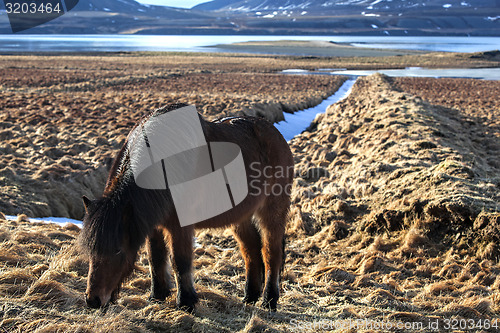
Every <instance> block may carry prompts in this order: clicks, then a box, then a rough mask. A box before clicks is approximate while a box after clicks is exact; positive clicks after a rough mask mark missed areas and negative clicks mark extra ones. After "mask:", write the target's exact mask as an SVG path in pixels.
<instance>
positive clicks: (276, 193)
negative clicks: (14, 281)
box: [79, 104, 293, 311]
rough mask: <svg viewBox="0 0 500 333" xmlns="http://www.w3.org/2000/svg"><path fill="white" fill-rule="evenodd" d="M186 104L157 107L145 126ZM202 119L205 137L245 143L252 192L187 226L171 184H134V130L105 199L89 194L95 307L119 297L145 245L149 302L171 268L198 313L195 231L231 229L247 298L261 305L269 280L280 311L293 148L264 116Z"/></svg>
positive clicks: (84, 243)
mask: <svg viewBox="0 0 500 333" xmlns="http://www.w3.org/2000/svg"><path fill="white" fill-rule="evenodd" d="M182 106H185V105H182V104H176V105H170V106H167V107H164V108H161V109H158V110H156V111H155V112H153V113H152V114H150V115H149V116H147V117H145V118H143V119H142V120H141V121H140V122H139V124H141V123H142V124H143V123H144V122H146V121H154V117H156V116H158V115H162V114H165V113H166V112H170V111H172V110H174V109H178V108H179V107H182ZM198 116H199V115H198ZM199 119H200V122H201V127H202V129H203V133H204V135H205V138H206V139H207V141H209V142H210V141H212V142H215V141H219V142H221V141H222V142H231V143H235V144H237V145H238V146H239V147H240V149H241V154H242V156H243V161H244V165H245V170H246V176H247V182H248V185H249V186H248V187H249V190H248V195H247V196H246V197H245V198H244V199H243V201H241V202H240V203H239V204H238V205H236V206H234V207H233V208H232V209H230V210H228V211H226V212H224V213H222V214H220V215H217V216H215V217H212V218H209V219H206V220H204V221H201V222H198V223H196V224H193V225H188V226H185V227H181V226H180V223H179V218H178V216H177V213H176V210H175V207H174V205H173V200H172V195H171V193H170V190H169V189H167V190H165V189H164V190H154V189H153V190H152V189H144V188H141V187H139V186H138V185H137V184H136V183H135V179H134V174H133V172H132V171H131V163H132V162H131V156H130V149H129V145H128V144H127V142H129V141H130V139H131V135H129V137H128V138H127V142H125V144H124V145H123V147H122V149H121V150H120V152H119V153H118V156H117V157H116V159H115V161H114V164H113V166H112V167H111V170H110V173H109V177H108V180H107V183H106V186H105V189H104V193H103V196H102V197H101V198H100V199H97V200H90V199H88V198H86V197H84V198H83V199H84V204H85V209H86V214H85V217H84V220H83V230H82V232H81V235H80V240H79V241H80V245H81V247H82V248H83V249H84V251H85V252H86V253H87V254H88V256H89V261H90V262H89V276H88V280H87V291H86V301H87V305H88V306H89V307H92V308H99V307H102V306H105V305H107V304H108V303H109V302H113V301H115V300H116V298H117V297H118V292H119V290H120V286H121V284H122V282H123V281H124V280H125V279H126V278H127V277H128V276H129V275H130V274H131V272H132V270H133V268H134V262H135V261H136V258H137V253H138V251H139V249H140V247H141V246H142V245H143V244H144V243H146V244H147V245H146V247H147V252H148V255H149V263H150V270H151V277H152V283H151V296H150V299H151V300H158V301H163V300H165V298H166V297H168V296H169V295H170V293H171V291H170V290H171V287H172V281H171V271H170V268H171V266H173V268H174V271H175V277H176V283H177V306H178V307H179V308H183V309H186V310H188V311H192V310H193V309H194V306H195V304H196V303H197V301H198V297H197V295H196V291H195V289H194V285H193V278H192V261H193V237H194V230H195V229H199V228H221V227H231V228H232V230H233V232H234V235H235V237H236V239H237V241H238V243H239V246H240V249H241V253H242V255H243V258H244V260H245V268H246V285H245V297H244V299H243V301H244V302H245V303H255V302H256V301H257V300H258V299H259V297H260V295H261V294H262V284H263V282H265V284H264V291H263V305H264V306H265V307H267V308H269V309H271V310H275V309H276V306H277V301H278V296H279V279H280V272H281V268H282V264H283V262H284V234H285V225H286V220H287V215H288V211H289V206H290V193H289V192H290V188H291V184H292V178H293V158H292V154H291V152H290V148H289V147H288V144H287V142H286V141H285V139H284V138H283V137H282V135H281V134H280V133H279V132H278V130H276V129H275V128H274V126H273V125H272V124H270V123H269V122H267V121H266V120H264V119H260V118H253V117H235V118H228V119H223V120H220V121H216V122H208V121H205V120H204V119H203V118H202V117H201V116H199ZM139 124H138V125H139ZM138 125H136V127H137V126H138ZM131 133H132V132H131ZM170 257H171V259H172V260H170ZM170 262H171V263H172V265H171V264H170Z"/></svg>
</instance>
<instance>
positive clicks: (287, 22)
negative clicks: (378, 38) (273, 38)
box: [193, 0, 500, 36]
mask: <svg viewBox="0 0 500 333" xmlns="http://www.w3.org/2000/svg"><path fill="white" fill-rule="evenodd" d="M193 9H196V10H199V11H203V12H207V13H214V14H217V15H219V16H221V17H226V18H228V19H230V20H231V21H232V22H235V23H236V24H238V25H239V27H241V29H243V27H248V28H250V27H251V28H253V29H257V28H258V29H268V30H271V31H274V33H279V32H280V31H281V32H283V33H284V32H286V31H288V32H289V33H291V31H302V32H303V33H310V34H313V33H325V34H327V33H329V34H361V35H366V34H369V35H371V34H373V35H380V34H385V35H403V36H404V35H436V34H442V35H489V36H500V0H214V1H210V2H207V3H203V4H200V5H198V6H195V7H194V8H193ZM238 19H239V20H238Z"/></svg>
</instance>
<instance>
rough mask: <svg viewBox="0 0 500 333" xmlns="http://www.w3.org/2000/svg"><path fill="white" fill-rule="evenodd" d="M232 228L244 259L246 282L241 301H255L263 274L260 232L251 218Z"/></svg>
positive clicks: (257, 297)
mask: <svg viewBox="0 0 500 333" xmlns="http://www.w3.org/2000/svg"><path fill="white" fill-rule="evenodd" d="M232 229H233V233H234V236H235V237H236V240H237V241H238V243H239V245H240V250H241V255H242V256H243V259H244V260H245V269H246V284H245V297H244V298H243V302H245V303H255V302H257V300H258V299H259V297H260V295H261V291H262V282H263V281H262V280H263V274H264V262H263V261H262V254H261V248H262V241H261V237H260V233H259V231H258V230H257V228H256V227H255V225H254V224H253V223H252V219H248V220H247V221H244V222H242V223H240V224H237V225H235V226H233V228H232Z"/></svg>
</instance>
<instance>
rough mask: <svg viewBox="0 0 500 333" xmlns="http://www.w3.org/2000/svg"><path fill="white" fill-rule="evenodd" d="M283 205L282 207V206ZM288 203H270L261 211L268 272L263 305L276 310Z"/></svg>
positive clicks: (265, 261) (266, 269) (263, 255)
mask: <svg viewBox="0 0 500 333" xmlns="http://www.w3.org/2000/svg"><path fill="white" fill-rule="evenodd" d="M280 207H281V208H280ZM287 216H288V205H283V203H281V205H279V204H276V205H273V204H270V203H268V204H267V205H266V207H264V208H263V209H262V210H261V211H260V212H259V217H260V219H261V221H260V230H261V234H262V259H263V260H264V268H265V273H266V282H265V287H264V295H263V302H262V304H263V306H264V307H266V308H269V309H270V310H273V311H275V310H276V307H277V304H278V297H279V281H280V273H281V269H282V266H283V261H284V256H285V253H284V244H285V226H286V219H287Z"/></svg>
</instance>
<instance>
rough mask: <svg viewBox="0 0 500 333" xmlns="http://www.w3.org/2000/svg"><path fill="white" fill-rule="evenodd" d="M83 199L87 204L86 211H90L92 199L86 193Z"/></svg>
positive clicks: (84, 203) (85, 204)
mask: <svg viewBox="0 0 500 333" xmlns="http://www.w3.org/2000/svg"><path fill="white" fill-rule="evenodd" d="M82 199H83V205H84V206H85V211H86V212H88V211H89V207H90V204H91V203H92V201H91V200H90V199H89V198H87V196H85V195H84V196H83V197H82Z"/></svg>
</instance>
